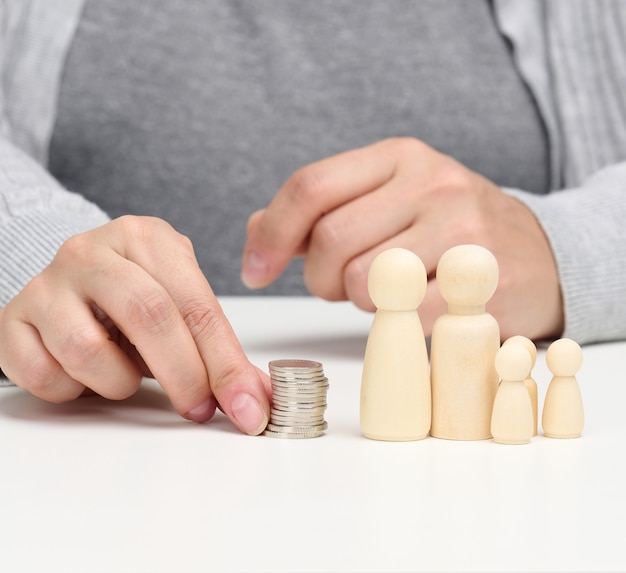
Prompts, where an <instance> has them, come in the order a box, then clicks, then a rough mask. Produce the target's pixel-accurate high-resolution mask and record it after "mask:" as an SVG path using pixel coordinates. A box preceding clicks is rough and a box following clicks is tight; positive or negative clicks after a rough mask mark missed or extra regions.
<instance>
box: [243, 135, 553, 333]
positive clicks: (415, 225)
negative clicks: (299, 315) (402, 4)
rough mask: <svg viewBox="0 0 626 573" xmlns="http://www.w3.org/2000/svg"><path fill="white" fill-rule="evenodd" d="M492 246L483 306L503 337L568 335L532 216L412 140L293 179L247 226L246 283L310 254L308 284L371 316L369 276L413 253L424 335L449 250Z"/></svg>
mask: <svg viewBox="0 0 626 573" xmlns="http://www.w3.org/2000/svg"><path fill="white" fill-rule="evenodd" d="M462 243H475V244H479V245H482V246H484V247H486V248H488V249H489V250H490V251H491V252H492V253H493V254H494V255H495V256H496V258H497V260H498V264H499V267H500V280H499V286H498V289H497V291H496V293H495V295H494V297H493V298H492V300H491V301H490V302H489V303H488V305H487V308H488V310H489V312H491V313H492V314H493V315H494V316H495V318H496V319H497V320H498V322H499V323H500V328H501V334H502V337H503V339H504V338H508V337H510V336H513V335H515V334H521V335H525V336H527V337H529V338H533V339H539V338H548V337H552V336H557V335H559V334H560V332H561V331H562V329H563V308H562V301H561V291H560V285H559V279H558V274H557V269H556V263H555V261H554V257H553V254H552V250H551V248H550V245H549V243H548V240H547V238H546V236H545V234H544V232H543V229H542V228H541V226H540V225H539V222H538V221H537V219H536V218H535V217H534V215H533V214H532V212H531V211H530V210H529V209H528V208H527V207H526V206H525V205H523V204H522V203H521V202H520V201H518V200H517V199H515V198H512V197H511V196H509V195H507V194H505V193H504V192H503V191H502V190H501V189H500V188H499V187H498V186H496V185H495V184H494V183H492V182H491V181H489V180H487V179H485V178H484V177H482V176H481V175H479V174H477V173H475V172H473V171H471V170H469V169H468V168H466V167H464V166H463V165H461V164H460V163H458V162H457V161H455V160H454V159H452V158H451V157H449V156H447V155H444V154H441V153H439V152H437V151H435V150H434V149H432V148H431V147H429V146H427V145H426V144H425V143H423V142H420V141H418V140H415V139H410V138H395V139H388V140H384V141H380V142H378V143H375V144H373V145H370V146H367V147H363V148H360V149H356V150H352V151H348V152H345V153H341V154H339V155H336V156H333V157H330V158H328V159H324V160H322V161H319V162H316V163H313V164H311V165H308V166H306V167H303V168H302V169H300V170H298V171H297V172H296V173H294V174H293V175H292V176H291V177H290V178H289V179H288V180H287V182H286V183H285V185H284V186H283V187H282V188H281V189H280V191H279V192H278V193H277V195H276V196H275V197H274V199H273V200H272V202H271V203H270V204H269V206H268V207H267V208H266V209H263V210H261V211H258V212H256V213H254V214H253V215H252V216H251V217H250V220H249V221H248V240H247V243H246V245H245V248H244V253H243V264H242V279H243V281H244V283H245V284H247V285H248V286H249V287H251V288H260V287H264V286H266V285H268V284H269V283H271V282H272V281H273V280H274V279H275V278H276V277H277V276H278V275H279V274H280V273H281V272H282V271H283V270H284V268H285V267H286V265H287V264H288V263H289V261H290V259H291V258H292V257H294V256H301V255H303V256H305V265H304V280H305V283H306V285H307V288H308V289H309V290H310V292H311V293H312V294H314V295H317V296H319V297H321V298H324V299H327V300H346V299H347V300H351V301H353V302H354V303H355V304H356V305H357V306H358V307H360V308H362V309H366V310H374V306H373V304H372V302H371V300H370V298H369V295H368V292H367V273H368V269H369V266H370V264H371V262H372V260H373V259H374V257H375V256H376V255H377V254H378V253H380V252H381V251H383V250H386V249H388V248H391V247H404V248H407V249H410V250H412V251H414V252H415V253H417V254H418V255H419V256H420V258H421V259H422V261H423V262H424V265H425V267H426V271H427V273H428V276H429V282H428V288H427V293H426V297H425V298H424V301H423V302H422V304H421V305H420V308H419V313H420V316H421V319H422V323H423V325H424V331H425V333H426V335H430V333H431V331H432V325H433V322H434V321H435V319H436V318H437V316H439V315H440V314H441V313H442V312H445V309H446V305H445V302H444V300H443V298H442V297H441V295H440V294H439V292H438V290H437V287H436V283H435V281H434V279H435V272H436V267H437V263H438V261H439V258H440V256H441V255H442V254H443V253H444V252H445V251H446V250H447V249H448V248H450V247H452V246H454V245H458V244H462Z"/></svg>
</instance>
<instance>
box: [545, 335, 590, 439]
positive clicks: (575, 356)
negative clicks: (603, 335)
mask: <svg viewBox="0 0 626 573" xmlns="http://www.w3.org/2000/svg"><path fill="white" fill-rule="evenodd" d="M582 363H583V352H582V349H581V348H580V346H579V345H578V343H576V342H575V341H573V340H571V339H569V338H561V339H560V340H555V341H554V342H553V343H552V344H551V345H550V346H549V347H548V350H547V352H546V364H547V365H548V368H549V369H550V372H552V380H551V381H550V384H549V386H548V391H547V392H546V399H545V401H544V405H543V415H542V417H541V426H542V427H543V433H544V434H545V435H546V436H547V437H549V438H578V437H579V436H580V434H581V432H582V430H583V426H584V425H585V415H584V411H583V400H582V396H581V393H580V388H579V386H578V381H577V380H576V373H577V372H578V370H579V369H580V367H581V366H582Z"/></svg>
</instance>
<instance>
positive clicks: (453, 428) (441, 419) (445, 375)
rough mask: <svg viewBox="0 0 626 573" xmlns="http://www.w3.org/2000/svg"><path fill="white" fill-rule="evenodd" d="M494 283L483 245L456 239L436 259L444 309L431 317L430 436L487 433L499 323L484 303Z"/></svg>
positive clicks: (490, 256)
mask: <svg viewBox="0 0 626 573" xmlns="http://www.w3.org/2000/svg"><path fill="white" fill-rule="evenodd" d="M497 284H498V263H497V261H496V258H495V257H494V256H493V254H492V253H491V252H490V251H488V250H487V249H485V248H484V247H480V246H478V245H459V246H456V247H453V248H451V249H449V250H448V251H446V252H445V253H444V254H443V255H442V257H441V259H440V260H439V264H438V265H437V286H438V287H439V290H440V292H441V294H442V296H443V298H444V299H445V300H446V302H447V303H448V312H447V313H445V314H443V315H441V316H440V317H439V318H437V320H436V321H435V324H434V326H433V332H432V339H431V355H430V357H431V363H430V366H431V382H432V399H433V411H432V427H431V434H432V435H433V436H436V437H438V438H447V439H451V440H484V439H488V438H491V411H492V409H493V401H494V398H495V395H496V391H497V389H498V374H497V372H496V369H495V363H494V361H495V356H496V352H497V351H498V349H499V348H500V328H499V326H498V323H497V322H496V320H495V318H494V317H493V316H491V315H490V314H489V313H488V312H486V310H485V305H486V303H487V301H488V300H489V299H490V298H491V297H492V296H493V293H494V292H495V290H496V287H497Z"/></svg>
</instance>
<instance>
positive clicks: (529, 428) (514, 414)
mask: <svg viewBox="0 0 626 573" xmlns="http://www.w3.org/2000/svg"><path fill="white" fill-rule="evenodd" d="M531 363H532V358H531V355H530V354H529V352H528V350H526V348H525V347H524V346H523V345H522V344H519V343H515V342H513V343H510V344H504V345H503V346H502V348H500V350H498V352H497V353H496V362H495V365H496V371H497V372H498V375H499V376H500V378H501V382H500V386H499V387H498V391H497V393H496V399H495V401H494V403H493V413H492V416H491V433H492V434H493V439H494V441H495V442H497V443H499V444H527V443H528V442H530V440H531V438H532V435H533V409H532V404H531V400H530V395H529V394H528V390H527V389H526V385H525V384H524V379H525V378H526V377H527V376H528V373H529V372H530V369H531V367H532V366H531Z"/></svg>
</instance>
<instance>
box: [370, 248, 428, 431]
mask: <svg viewBox="0 0 626 573" xmlns="http://www.w3.org/2000/svg"><path fill="white" fill-rule="evenodd" d="M426 282H427V279H426V270H425V268H424V264H423V263H422V261H421V260H420V258H419V257H418V256H417V255H415V254H414V253H412V252H411V251H408V250H406V249H400V248H395V249H390V250H387V251H384V252H383V253H381V254H379V255H378V256H377V257H376V258H375V259H374V261H373V263H372V266H371V267H370V270H369V275H368V290H369V294H370V297H371V299H372V301H373V302H374V304H375V305H376V307H377V311H376V314H375V316H374V320H373V322H372V326H371V329H370V333H369V337H368V340H367V346H366V349H365V358H364V361H363V376H362V380H361V412H360V415H361V430H362V432H363V435H364V436H366V437H367V438H371V439H374V440H390V441H406V440H419V439H422V438H425V437H426V436H427V435H428V431H429V429H430V419H431V396H430V377H429V369H428V353H427V350H426V341H425V338H424V331H423V328H422V323H421V321H420V318H419V315H418V314H417V307H418V306H419V304H420V303H421V302H422V300H423V298H424V295H425V293H426Z"/></svg>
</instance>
